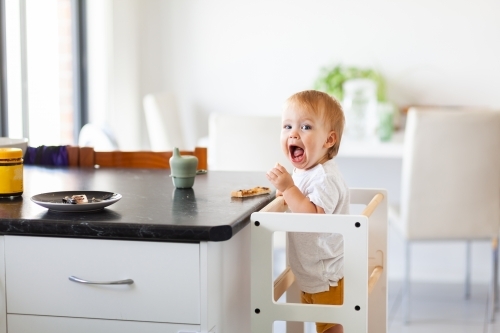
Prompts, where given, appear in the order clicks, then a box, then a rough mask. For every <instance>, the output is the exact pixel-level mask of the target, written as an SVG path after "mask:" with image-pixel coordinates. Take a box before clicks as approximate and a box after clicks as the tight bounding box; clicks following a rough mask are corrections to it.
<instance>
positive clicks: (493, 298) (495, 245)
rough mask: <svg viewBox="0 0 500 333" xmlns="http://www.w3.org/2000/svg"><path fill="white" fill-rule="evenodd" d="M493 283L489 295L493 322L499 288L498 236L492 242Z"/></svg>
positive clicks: (489, 310)
mask: <svg viewBox="0 0 500 333" xmlns="http://www.w3.org/2000/svg"><path fill="white" fill-rule="evenodd" d="M491 250H492V253H491V257H492V265H491V283H490V290H489V297H488V318H489V321H490V322H491V323H492V322H494V321H495V307H496V304H497V299H496V298H497V288H498V237H495V238H493V240H492V242H491Z"/></svg>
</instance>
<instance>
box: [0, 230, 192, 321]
mask: <svg viewBox="0 0 500 333" xmlns="http://www.w3.org/2000/svg"><path fill="white" fill-rule="evenodd" d="M199 253H200V247H199V244H187V243H157V242H136V241H118V240H95V239H71V238H50V237H22V236H5V258H6V284H7V313H15V314H32V315H49V316H66V317H85V318H101V319H121V320H136V321H154V322H170V323H186V324H200V259H199V258H200V255H199ZM70 276H76V277H78V278H81V279H85V280H89V281H97V282H102V281H116V280H125V279H132V280H133V281H134V282H133V284H130V285H95V284H81V283H77V282H73V281H70V280H69V277H70Z"/></svg>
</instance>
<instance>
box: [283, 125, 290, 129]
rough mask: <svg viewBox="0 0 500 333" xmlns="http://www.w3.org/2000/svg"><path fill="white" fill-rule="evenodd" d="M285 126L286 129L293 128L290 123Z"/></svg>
mask: <svg viewBox="0 0 500 333" xmlns="http://www.w3.org/2000/svg"><path fill="white" fill-rule="evenodd" d="M283 128H284V129H291V128H292V126H290V125H284V126H283Z"/></svg>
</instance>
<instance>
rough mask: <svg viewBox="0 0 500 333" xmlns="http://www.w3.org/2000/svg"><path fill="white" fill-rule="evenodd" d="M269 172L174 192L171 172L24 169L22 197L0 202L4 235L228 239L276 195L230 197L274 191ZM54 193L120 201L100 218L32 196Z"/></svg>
mask: <svg viewBox="0 0 500 333" xmlns="http://www.w3.org/2000/svg"><path fill="white" fill-rule="evenodd" d="M269 185H270V184H269V182H268V181H267V179H266V176H265V173H264V172H226V171H208V173H207V174H204V175H198V176H196V180H195V184H194V186H193V188H192V189H176V188H175V187H174V186H173V184H172V179H171V178H170V171H169V170H165V169H162V170H158V169H115V168H101V169H92V168H50V167H38V166H25V167H24V194H23V196H22V197H18V198H15V199H0V234H3V235H29V236H51V237H53V236H56V237H78V238H103V239H128V240H140V241H180V242H199V241H225V240H228V239H230V238H231V237H232V236H233V235H234V234H236V233H237V232H238V231H239V230H241V229H242V228H244V227H245V226H246V225H247V224H248V223H249V221H250V215H251V214H252V213H253V212H255V211H259V210H260V209H262V208H263V207H264V206H265V205H267V204H268V203H269V202H271V201H272V200H273V199H274V197H275V193H274V192H273V193H271V194H269V195H260V196H255V197H249V198H244V199H241V198H231V195H230V194H231V191H234V190H238V189H244V188H251V187H255V186H269ZM56 191H74V192H75V194H78V192H79V191H108V192H115V193H120V194H121V195H122V196H123V197H122V199H121V200H120V201H118V202H116V203H114V204H113V205H110V206H108V207H106V208H104V209H103V210H100V211H96V212H84V213H75V212H73V213H69V212H66V213H64V212H55V211H51V210H48V209H46V208H44V207H41V206H39V205H37V204H36V203H34V202H32V201H31V199H30V198H31V197H32V196H33V195H36V194H40V193H47V192H56Z"/></svg>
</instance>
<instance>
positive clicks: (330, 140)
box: [324, 131, 337, 148]
mask: <svg viewBox="0 0 500 333" xmlns="http://www.w3.org/2000/svg"><path fill="white" fill-rule="evenodd" d="M336 142H337V133H335V132H334V131H330V133H328V136H327V137H326V141H325V144H324V147H325V148H330V147H333V146H334V145H335V143H336Z"/></svg>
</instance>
